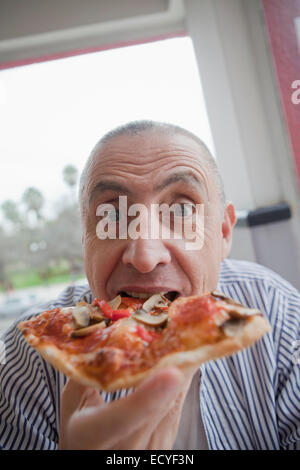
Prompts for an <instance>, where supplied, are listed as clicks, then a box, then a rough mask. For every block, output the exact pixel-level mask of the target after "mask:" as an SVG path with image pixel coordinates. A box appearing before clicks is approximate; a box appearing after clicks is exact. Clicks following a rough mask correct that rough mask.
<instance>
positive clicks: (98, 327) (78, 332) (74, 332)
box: [71, 321, 106, 338]
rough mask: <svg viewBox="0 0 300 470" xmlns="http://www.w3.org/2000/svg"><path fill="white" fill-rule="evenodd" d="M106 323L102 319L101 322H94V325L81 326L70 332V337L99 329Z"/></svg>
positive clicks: (76, 336) (87, 333) (77, 336)
mask: <svg viewBox="0 0 300 470" xmlns="http://www.w3.org/2000/svg"><path fill="white" fill-rule="evenodd" d="M105 326H106V323H105V322H104V321H103V322H101V323H95V324H94V325H90V326H88V327H87V328H81V329H80V330H75V331H73V332H72V333H71V336H72V338H79V337H81V336H87V335H89V334H90V333H93V331H96V330H99V329H100V330H101V329H103V328H105Z"/></svg>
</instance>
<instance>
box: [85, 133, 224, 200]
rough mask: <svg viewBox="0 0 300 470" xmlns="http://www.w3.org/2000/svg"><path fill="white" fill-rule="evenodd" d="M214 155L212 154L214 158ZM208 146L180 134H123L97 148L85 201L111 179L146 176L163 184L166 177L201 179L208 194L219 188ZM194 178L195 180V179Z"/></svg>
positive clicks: (131, 180) (128, 180) (132, 179)
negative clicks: (98, 187) (97, 188)
mask: <svg viewBox="0 0 300 470" xmlns="http://www.w3.org/2000/svg"><path fill="white" fill-rule="evenodd" d="M211 158H212V157H211ZM208 159H209V155H207V149H206V148H205V147H204V146H201V144H200V143H199V142H197V141H196V140H194V139H193V138H191V137H189V136H186V135H181V134H178V133H162V132H157V131H155V132H154V131H149V130H148V131H145V132H141V133H139V134H133V135H132V134H129V135H128V134H126V135H119V136H116V137H113V138H111V139H110V140H109V141H106V142H101V141H100V143H99V144H98V145H97V146H96V147H95V148H94V150H93V152H92V154H91V156H90V159H89V164H88V165H87V168H86V172H85V175H83V179H84V181H83V184H82V188H81V189H82V192H83V193H84V194H82V196H84V200H85V202H88V200H89V199H90V197H91V194H92V192H93V191H94V188H95V186H96V185H99V183H100V187H101V181H105V179H107V178H110V180H111V178H114V177H116V179H120V178H121V179H122V180H123V181H125V182H126V183H127V185H128V184H129V185H130V184H131V183H132V184H133V185H134V184H135V183H136V182H137V181H139V180H143V177H147V178H148V179H149V178H150V179H151V181H152V182H153V186H155V185H156V186H157V185H158V186H159V180H160V179H161V178H162V176H163V177H164V178H167V177H172V178H173V179H174V180H175V179H176V176H175V175H178V174H180V175H183V174H184V179H185V180H187V179H188V178H189V181H190V182H191V183H193V182H196V180H198V182H199V187H200V186H201V185H202V187H203V190H206V192H207V193H211V192H213V191H216V184H215V178H214V176H213V175H212V172H211V168H210V165H209V160H208ZM193 180H194V181H193Z"/></svg>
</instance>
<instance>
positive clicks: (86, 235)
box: [83, 131, 235, 300]
mask: <svg viewBox="0 0 300 470" xmlns="http://www.w3.org/2000/svg"><path fill="white" fill-rule="evenodd" d="M175 175H176V178H175ZM119 196H127V205H128V207H130V206H131V205H132V204H135V203H140V204H143V205H144V206H145V207H147V208H148V209H149V213H150V208H151V205H153V204H163V203H165V204H168V205H169V206H171V205H172V204H174V203H179V204H184V203H185V204H189V205H192V206H193V205H194V206H195V205H196V204H202V205H204V206H202V207H204V243H203V246H202V248H201V249H197V250H193V251H190V250H187V249H186V240H184V239H174V238H173V237H170V238H169V239H163V238H160V239H153V238H152V239H151V238H148V239H144V238H138V239H131V238H129V237H127V238H126V239H119V238H116V239H112V238H107V239H105V240H101V239H99V238H98V236H97V233H96V228H97V224H98V222H99V219H100V217H98V216H97V215H96V210H97V207H99V205H101V204H105V203H110V204H113V205H114V206H115V207H117V206H118V201H119ZM84 202H85V204H86V211H87V212H86V216H85V220H84V228H83V248H84V263H85V271H86V274H87V278H88V281H89V284H90V287H91V289H92V293H93V295H94V296H95V297H100V298H103V299H106V300H109V299H112V298H113V297H115V296H116V295H117V294H118V293H119V292H121V291H125V292H139V293H144V292H145V293H147V292H149V293H155V292H169V291H176V292H177V293H178V294H180V295H183V296H188V295H195V294H201V293H204V292H207V291H211V290H214V289H215V288H216V286H217V282H218V277H219V270H220V263H221V261H222V260H223V259H224V258H225V257H226V256H227V254H228V252H229V250H230V244H231V231H232V227H233V225H234V220H235V216H234V208H233V206H232V205H231V207H230V209H229V214H231V215H228V209H226V210H225V216H224V211H223V208H221V203H220V198H219V192H218V189H217V186H216V183H215V180H214V177H213V176H212V174H211V171H210V169H209V168H208V165H207V163H206V161H205V159H203V158H202V157H201V149H200V147H199V145H198V144H197V143H196V142H194V140H192V139H191V138H189V137H186V136H183V135H180V134H177V135H172V136H168V135H163V134H161V133H154V132H150V131H149V132H143V133H141V134H138V135H135V136H131V135H129V136H127V135H124V136H119V137H116V138H114V139H112V140H111V141H110V142H108V143H106V144H105V145H104V146H102V147H101V149H100V151H99V152H98V154H96V155H95V157H94V160H93V163H92V166H91V168H90V170H89V174H88V176H87V182H86V190H85V197H84ZM128 223H129V222H128Z"/></svg>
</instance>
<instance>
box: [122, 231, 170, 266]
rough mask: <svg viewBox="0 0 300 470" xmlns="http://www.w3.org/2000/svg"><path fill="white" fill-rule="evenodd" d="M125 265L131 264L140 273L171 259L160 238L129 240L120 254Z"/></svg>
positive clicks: (166, 262)
mask: <svg viewBox="0 0 300 470" xmlns="http://www.w3.org/2000/svg"><path fill="white" fill-rule="evenodd" d="M122 261H123V263H124V264H126V265H131V266H133V267H134V268H135V269H136V270H137V271H139V272H141V273H149V272H151V271H153V270H154V269H155V268H156V267H157V266H158V265H166V264H168V263H170V261H171V254H170V252H169V250H168V248H167V247H166V246H165V245H164V243H163V241H162V240H160V239H157V240H153V239H143V238H138V239H137V240H130V241H129V243H128V245H127V247H126V249H125V251H124V253H123V256H122Z"/></svg>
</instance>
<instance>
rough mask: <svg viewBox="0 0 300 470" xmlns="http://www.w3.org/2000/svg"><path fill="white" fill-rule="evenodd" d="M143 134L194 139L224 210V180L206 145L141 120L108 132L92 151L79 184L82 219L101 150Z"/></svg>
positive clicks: (173, 127) (184, 132)
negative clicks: (120, 139)
mask: <svg viewBox="0 0 300 470" xmlns="http://www.w3.org/2000/svg"><path fill="white" fill-rule="evenodd" d="M143 132H160V133H163V134H166V135H176V134H180V135H184V136H187V137H189V138H191V139H193V140H194V141H195V142H196V143H197V144H198V145H199V147H200V149H201V151H202V154H201V156H202V157H203V158H204V159H205V161H206V163H207V164H208V167H209V169H210V171H211V173H212V175H213V176H214V179H215V182H216V185H217V188H218V191H219V197H220V201H221V208H222V210H224V208H225V205H226V197H225V191H224V184H223V180H222V177H221V175H220V172H219V169H218V167H217V164H216V161H215V159H214V157H213V156H212V154H211V153H210V151H209V149H208V148H207V146H206V145H205V143H204V142H203V141H202V140H201V139H200V138H199V137H197V136H196V135H195V134H193V133H192V132H190V131H188V130H186V129H184V128H183V127H180V126H177V125H175V124H170V123H166V122H159V121H151V120H139V121H130V122H128V123H126V124H122V125H121V126H118V127H116V128H114V129H112V130H110V131H108V132H107V133H106V134H104V135H103V137H101V139H100V140H99V141H98V142H97V144H96V145H95V147H94V148H93V150H92V151H91V154H90V156H89V158H88V160H87V162H86V164H85V166H84V169H83V171H82V174H81V177H80V184H79V204H80V213H81V216H82V217H83V215H84V192H85V188H86V180H87V177H88V172H89V169H90V168H91V166H92V163H93V161H94V157H95V155H96V154H97V153H98V152H99V150H100V149H101V147H102V146H103V145H105V144H107V143H109V142H110V141H112V140H113V139H114V138H116V137H119V136H122V135H132V136H134V135H138V134H141V133H143Z"/></svg>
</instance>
